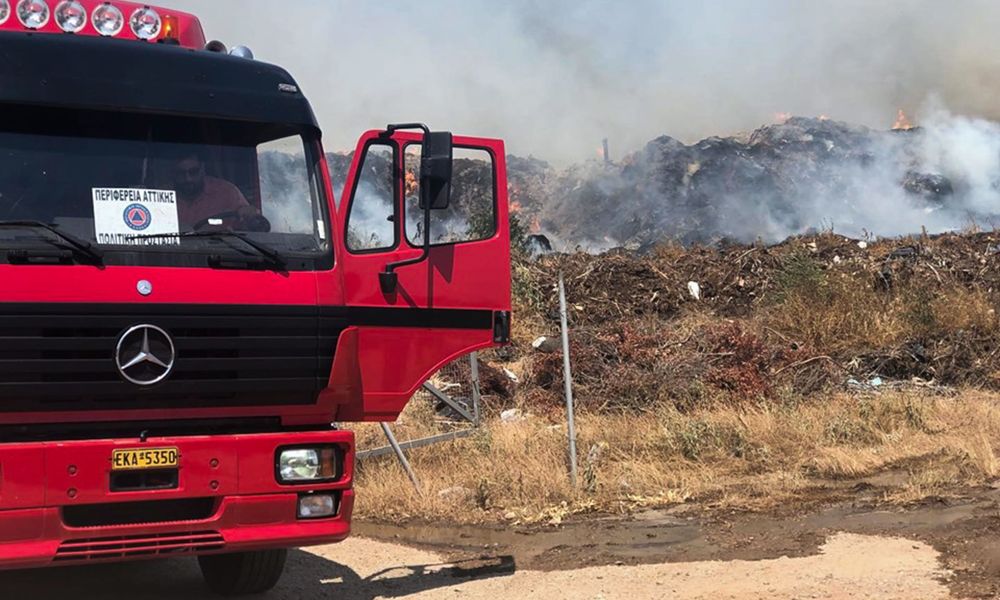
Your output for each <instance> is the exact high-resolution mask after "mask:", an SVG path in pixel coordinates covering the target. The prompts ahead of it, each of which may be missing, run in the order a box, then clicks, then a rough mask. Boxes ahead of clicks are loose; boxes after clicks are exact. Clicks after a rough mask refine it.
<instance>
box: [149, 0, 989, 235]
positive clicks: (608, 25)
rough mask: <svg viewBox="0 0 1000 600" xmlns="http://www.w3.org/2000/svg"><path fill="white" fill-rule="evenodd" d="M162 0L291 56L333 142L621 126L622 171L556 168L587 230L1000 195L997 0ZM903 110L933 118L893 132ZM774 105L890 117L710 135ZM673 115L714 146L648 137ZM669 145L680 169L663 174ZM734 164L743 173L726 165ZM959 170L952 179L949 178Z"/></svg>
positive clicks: (541, 140) (789, 225) (772, 230)
mask: <svg viewBox="0 0 1000 600" xmlns="http://www.w3.org/2000/svg"><path fill="white" fill-rule="evenodd" d="M163 2H164V3H165V4H170V5H171V6H175V7H177V8H179V9H184V10H190V11H192V12H195V13H197V14H199V15H200V16H201V17H202V20H203V22H204V24H205V28H206V31H207V33H208V35H209V37H210V38H218V39H222V40H223V41H225V42H227V43H229V44H231V45H233V44H238V43H242V44H247V45H249V46H251V47H252V48H253V49H254V50H255V52H256V54H257V57H258V59H261V60H265V61H269V62H274V63H277V64H280V65H282V66H284V67H286V68H287V69H288V70H289V71H290V72H291V73H292V74H293V75H295V76H296V78H297V79H298V80H299V82H300V84H301V85H302V87H303V89H304V90H305V91H306V93H307V94H308V95H309V97H310V99H311V101H312V103H313V105H314V107H315V108H316V112H317V114H318V116H319V118H320V121H321V123H322V125H323V128H324V135H325V143H326V146H327V148H328V149H330V150H340V149H351V148H353V146H354V142H355V140H356V138H357V135H358V134H359V133H360V132H361V131H363V130H366V129H369V128H381V127H384V126H385V124H387V123H389V122H400V121H412V120H419V121H424V122H427V123H428V124H430V125H431V126H432V127H435V128H442V129H450V130H453V131H455V132H457V133H465V134H472V135H483V136H490V137H500V138H503V139H505V140H507V143H508V150H509V151H510V152H511V153H513V154H517V155H521V156H529V155H533V156H539V157H543V158H545V159H546V160H548V161H550V162H552V163H553V164H554V165H556V166H557V167H559V168H560V169H562V168H564V167H567V166H568V165H573V164H579V163H582V162H584V161H587V160H588V159H593V158H594V157H595V156H596V155H597V153H598V152H599V147H600V144H601V140H602V139H604V138H609V139H610V141H611V150H612V156H613V158H614V159H616V160H618V161H621V160H623V158H624V157H626V156H627V155H629V154H631V153H633V152H635V151H637V150H638V151H639V153H638V155H637V156H638V157H639V158H638V159H635V160H634V162H633V164H631V165H630V166H629V167H628V168H627V169H622V172H620V173H618V172H610V173H609V172H592V171H588V172H586V173H581V169H579V168H571V169H569V170H568V171H565V172H562V174H561V175H558V176H556V175H553V177H552V180H553V181H556V182H558V184H557V185H552V186H549V187H547V188H546V194H547V196H548V197H547V198H546V199H545V201H546V202H547V205H546V206H544V207H535V208H536V210H535V211H534V212H535V214H538V215H541V216H542V217H543V219H542V220H543V225H544V226H545V228H546V229H547V230H548V231H550V232H554V233H556V234H557V235H558V237H561V238H562V239H563V240H564V241H566V242H568V243H570V244H576V243H586V244H591V245H593V246H595V247H597V246H603V245H608V244H616V243H620V242H626V241H632V240H639V241H641V242H645V241H651V240H654V239H657V238H662V237H685V236H687V237H692V236H694V237H695V238H698V237H699V236H700V237H701V238H708V237H710V236H712V235H715V236H729V237H734V238H737V239H743V240H751V239H756V238H758V237H760V238H764V239H766V240H769V241H776V240H779V239H782V238H783V237H785V236H787V235H791V234H795V233H800V232H802V231H806V230H808V229H810V228H832V229H834V230H835V231H838V232H841V233H844V234H848V235H859V236H860V235H868V234H875V235H896V234H902V233H912V232H915V231H919V230H920V228H921V227H926V228H927V229H928V230H929V231H944V230H948V229H958V228H962V227H964V226H966V225H968V224H969V223H970V222H978V223H980V224H987V223H989V222H990V221H991V220H992V218H993V216H994V215H996V214H997V213H1000V208H998V205H1000V196H998V192H997V186H996V182H997V181H1000V165H998V162H1000V159H998V157H1000V128H998V125H996V124H995V123H993V120H994V119H997V118H998V117H1000V108H998V106H997V105H996V102H995V100H994V99H995V98H996V97H998V96H1000V35H997V32H1000V3H997V2H995V0H953V1H952V2H948V3H943V2H940V0H882V1H880V2H872V1H871V0H830V1H828V2H802V1H801V0H714V1H712V2H703V3H698V2H690V1H688V0H632V1H630V2H625V3H623V2H621V1H614V2H612V1H610V0H549V1H547V2H544V3H542V2H535V1H533V0H508V1H507V2H501V3H497V2H491V1H488V0H463V1H459V0H424V1H422V2H403V1H401V0H388V1H385V2H378V3H375V2H358V1H357V0H350V1H349V0H298V1H297V2H294V3H293V2H282V3H274V2H273V1H271V0H214V1H213V2H211V3H208V2H203V1H199V0H170V1H169V2H168V1H167V0H163ZM234 15H235V16H236V17H237V18H234ZM944 107H948V110H946V109H945V108H944ZM899 108H903V109H905V110H906V111H907V112H908V113H909V114H910V116H911V118H913V120H914V121H915V122H916V123H917V124H918V125H922V131H921V132H920V133H919V134H914V135H911V136H900V135H895V134H889V133H885V132H884V130H885V129H886V128H887V127H888V126H889V125H890V124H891V123H892V122H893V120H894V119H895V116H896V111H897V109H899ZM949 111H950V112H949ZM778 113H788V114H796V115H812V116H817V115H828V116H829V117H831V118H832V119H834V120H836V121H841V122H846V123H856V124H860V125H863V126H867V127H869V128H872V130H873V131H867V130H863V131H860V132H856V131H855V132H853V133H843V132H842V133H843V135H846V136H847V138H845V139H841V138H837V139H834V140H832V141H831V140H825V142H826V143H833V144H834V148H832V149H827V150H824V149H823V148H821V147H814V146H813V145H810V144H809V143H808V142H802V143H798V145H796V146H794V147H795V148H797V149H798V150H799V151H801V152H802V153H803V154H802V155H801V157H800V158H799V159H795V157H794V156H793V157H791V158H790V157H788V156H785V155H783V154H782V153H781V152H772V153H771V154H767V152H764V150H767V149H768V148H770V146H768V144H767V143H762V145H761V147H762V148H763V149H764V150H761V152H763V153H764V154H766V156H764V157H763V158H760V157H753V158H752V159H747V158H746V156H743V155H740V154H739V152H736V153H735V154H734V155H733V156H732V157H731V158H732V161H733V162H731V164H730V165H729V167H726V166H725V165H726V164H727V163H726V161H727V160H729V159H727V158H725V157H726V156H727V155H726V153H725V152H724V151H720V150H718V149H716V148H714V146H712V143H709V144H708V148H707V150H704V151H703V150H699V149H698V148H700V146H701V145H702V144H698V143H697V141H698V140H702V139H704V138H706V137H709V136H713V135H719V134H732V133H734V132H739V131H750V130H752V129H754V128H755V127H758V126H759V125H760V124H761V123H768V122H773V121H774V115H775V114H778ZM662 133H667V134H669V135H670V136H672V137H673V138H675V139H676V140H681V141H683V142H684V143H685V144H697V145H696V146H686V149H682V148H685V146H683V145H681V144H676V146H675V145H669V144H668V146H669V147H666V146H665V147H657V146H656V143H654V144H653V145H652V147H646V145H647V143H648V141H649V140H650V139H653V138H655V137H656V136H658V135H661V134H662ZM808 135H812V133H810V134H808ZM851 136H854V137H851ZM835 137H836V136H835ZM820 138H822V135H821V136H820ZM838 144H839V145H838ZM844 144H846V145H847V146H849V147H848V148H847V150H844V148H842V147H841V146H843V145H844ZM644 147H646V150H641V149H642V148H644ZM692 148H694V150H692ZM719 152H721V154H718V153H719ZM824 152H826V154H824ZM845 153H846V154H845ZM827 154H829V155H830V156H828V155H827ZM629 160H633V159H629ZM671 161H675V162H676V163H677V164H678V165H682V168H681V169H680V170H679V171H677V172H673V171H670V172H664V171H663V169H664V168H666V167H663V165H664V164H667V163H669V164H671V165H672V164H673V163H671ZM694 163H697V166H695V164H694ZM727 168H728V169H730V173H735V174H737V175H738V176H736V177H735V178H729V179H726V178H713V176H712V173H714V172H716V171H725V170H726V169H727ZM658 169H659V170H658ZM690 169H694V171H693V172H688V171H689V170H690ZM713 169H714V170H713ZM583 171H587V169H583ZM612 171H613V170H612ZM668 171H669V169H668ZM942 180H943V181H945V182H947V184H948V185H951V186H953V189H952V190H951V193H949V194H937V192H934V191H933V190H935V189H936V187H935V186H938V185H939V184H940V183H941V181H942ZM939 191H940V190H939ZM931 196H933V197H931ZM942 198H944V200H942ZM602 203H603V204H602Z"/></svg>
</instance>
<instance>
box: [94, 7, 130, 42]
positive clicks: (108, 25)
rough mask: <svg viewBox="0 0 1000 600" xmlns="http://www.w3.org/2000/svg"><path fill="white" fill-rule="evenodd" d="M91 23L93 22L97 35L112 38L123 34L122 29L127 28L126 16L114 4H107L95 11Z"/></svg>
mask: <svg viewBox="0 0 1000 600" xmlns="http://www.w3.org/2000/svg"><path fill="white" fill-rule="evenodd" d="M91 22H93V24H94V29H96V30H97V33H99V34H101V35H103V36H105V37H112V36H116V35H118V34H119V33H121V32H122V29H124V28H125V15H123V14H122V11H120V10H118V7H116V6H115V5H114V4H111V3H110V2H105V3H104V4H102V5H100V6H98V7H97V8H96V9H94V15H93V16H92V17H91Z"/></svg>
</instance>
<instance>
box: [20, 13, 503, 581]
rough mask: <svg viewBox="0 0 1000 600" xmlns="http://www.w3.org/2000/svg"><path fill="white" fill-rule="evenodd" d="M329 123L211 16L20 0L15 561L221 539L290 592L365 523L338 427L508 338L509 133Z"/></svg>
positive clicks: (217, 569)
mask: <svg viewBox="0 0 1000 600" xmlns="http://www.w3.org/2000/svg"><path fill="white" fill-rule="evenodd" d="M329 93H330V94H331V95H332V94H333V92H332V91H330V92H329ZM320 138H321V134H320V129H319V126H318V125H317V122H316V119H315V117H314V114H313V111H312V109H311V108H310V104H309V102H308V101H307V100H306V98H305V97H304V96H303V94H302V91H301V90H300V88H299V86H298V84H297V83H296V81H295V80H294V79H293V78H292V77H291V76H290V75H289V74H288V73H287V72H285V71H284V70H283V69H281V68H279V67H276V66H272V65H269V64H265V63H263V62H259V61H256V60H254V59H253V58H252V56H251V53H250V52H249V50H247V49H246V48H243V47H237V48H235V49H234V50H232V51H227V50H226V48H225V46H223V45H222V44H220V43H218V42H208V43H206V38H205V35H204V33H203V30H202V26H201V24H200V22H199V20H198V19H197V18H196V17H195V16H193V15H190V14H185V13H181V12H177V11H173V10H169V9H166V8H157V7H150V6H147V5H144V4H136V3H132V2H123V1H118V0H112V1H111V2H102V1H98V0H64V1H59V0H0V282H2V283H0V568H3V569H20V568H31V567H48V566H59V565H80V564H88V563H96V562H102V561H123V560H133V559H146V558H155V557H168V556H170V557H172V556H178V555H196V556H198V560H199V562H200V564H201V567H202V571H203V572H204V574H205V577H206V580H207V582H208V583H209V585H210V587H211V588H212V589H214V590H216V591H218V592H221V593H225V594H239V593H252V592H259V591H262V590H265V589H268V588H270V587H271V586H273V585H274V584H275V583H276V582H277V580H278V578H279V576H280V574H281V571H282V568H283V565H284V562H285V556H286V551H285V550H284V549H285V548H292V547H300V546H309V545H316V544H325V543H331V542H337V541H340V540H343V539H344V538H346V537H347V536H348V534H349V531H350V519H351V510H352V507H353V504H354V496H353V492H352V477H353V473H354V438H353V435H352V433H351V432H350V431H347V430H343V429H341V428H339V427H338V426H336V425H332V423H350V422H362V421H389V420H394V419H395V418H396V417H397V416H398V415H399V413H400V411H401V410H402V409H403V407H404V406H405V405H406V403H407V401H408V400H409V398H410V397H411V396H412V394H413V393H414V392H415V390H416V389H417V388H418V387H419V386H420V385H421V383H422V382H424V381H425V380H426V379H427V378H428V377H429V376H430V375H431V374H432V373H434V372H435V371H436V370H438V369H440V368H441V367H442V366H443V365H445V364H446V363H448V362H450V361H452V360H454V359H456V358H457V357H460V356H462V355H463V354H466V353H468V352H470V351H473V350H476V349H481V348H486V347H490V346H494V345H497V344H503V343H506V342H507V341H508V338H509V331H510V312H509V311H510V264H509V259H510V256H509V233H508V228H507V222H508V221H507V220H508V213H507V196H506V185H505V181H506V172H505V164H504V147H503V143H502V142H500V141H498V140H492V139H481V138H472V137H459V136H452V135H451V134H449V133H443V132H435V131H430V130H428V129H427V128H426V127H424V126H422V125H419V124H402V125H396V126H389V127H387V128H386V129H383V130H377V131H370V132H368V133H366V134H364V135H363V136H362V137H361V140H360V141H359V142H358V145H357V149H356V152H355V153H354V155H353V159H351V160H350V161H348V160H347V159H344V158H343V157H341V156H338V155H330V156H327V155H325V154H324V152H323V149H322V146H321V143H320ZM337 161H341V162H343V163H345V164H344V167H343V169H341V170H340V171H338V170H337V169H336V168H334V169H333V170H334V172H335V175H334V176H331V172H330V167H331V166H334V165H333V163H334V162H337ZM335 184H336V185H337V186H338V188H339V186H340V185H343V190H344V193H343V195H342V196H341V197H340V198H339V202H338V201H337V200H335V198H334V194H333V187H334V185H335Z"/></svg>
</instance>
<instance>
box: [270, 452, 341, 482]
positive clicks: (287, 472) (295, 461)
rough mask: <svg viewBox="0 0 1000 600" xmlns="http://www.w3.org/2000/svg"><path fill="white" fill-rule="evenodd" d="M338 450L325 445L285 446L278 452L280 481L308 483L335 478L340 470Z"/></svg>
mask: <svg viewBox="0 0 1000 600" xmlns="http://www.w3.org/2000/svg"><path fill="white" fill-rule="evenodd" d="M338 454H339V453H338V452H337V450H336V449H335V448H333V447H330V446H326V447H318V448H285V449H283V450H280V451H279V452H278V481H279V482H280V483H309V482H317V481H330V480H334V479H337V477H338V474H339V472H340V468H339V462H340V461H339V458H338Z"/></svg>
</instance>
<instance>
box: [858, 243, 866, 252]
mask: <svg viewBox="0 0 1000 600" xmlns="http://www.w3.org/2000/svg"><path fill="white" fill-rule="evenodd" d="M858 248H861V249H862V250H867V249H868V242H858Z"/></svg>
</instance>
